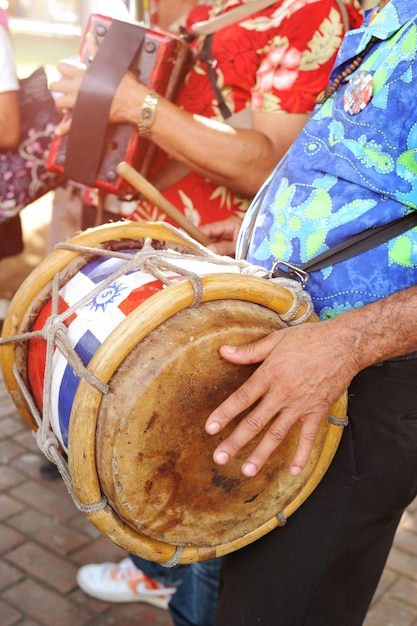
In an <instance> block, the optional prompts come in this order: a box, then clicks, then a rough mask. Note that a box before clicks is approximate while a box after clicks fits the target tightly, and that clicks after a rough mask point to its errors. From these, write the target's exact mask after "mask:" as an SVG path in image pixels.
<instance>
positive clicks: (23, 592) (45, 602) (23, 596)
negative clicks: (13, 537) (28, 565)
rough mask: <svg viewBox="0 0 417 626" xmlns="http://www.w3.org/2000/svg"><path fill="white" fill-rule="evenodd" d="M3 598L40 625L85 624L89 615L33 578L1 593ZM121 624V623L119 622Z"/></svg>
mask: <svg viewBox="0 0 417 626" xmlns="http://www.w3.org/2000/svg"><path fill="white" fill-rule="evenodd" d="M2 598H3V600H5V601H7V602H9V603H10V604H11V605H13V606H15V607H17V606H18V607H19V609H20V610H21V611H22V613H25V614H26V615H28V616H30V617H31V618H32V619H34V620H36V621H38V622H39V624H42V626H58V625H59V626H75V625H76V626H85V624H88V622H89V621H90V618H91V615H90V614H89V613H87V612H86V611H84V610H82V609H80V608H79V607H77V606H76V605H75V604H73V603H71V602H68V600H67V599H66V598H65V597H64V596H63V595H62V594H59V593H55V592H52V591H50V590H49V589H47V588H45V587H43V586H42V585H40V584H39V583H37V582H35V581H33V580H26V581H23V582H22V583H20V584H18V585H15V586H14V587H13V588H11V589H9V590H7V591H5V592H4V593H3V594H2ZM120 626H121V624H120Z"/></svg>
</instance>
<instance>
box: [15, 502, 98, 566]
mask: <svg viewBox="0 0 417 626" xmlns="http://www.w3.org/2000/svg"><path fill="white" fill-rule="evenodd" d="M8 523H9V524H10V525H13V527H14V528H16V529H18V530H20V531H21V532H22V533H25V534H30V535H31V537H32V538H33V539H35V540H36V541H38V542H39V543H41V544H42V545H44V546H46V547H48V548H49V549H51V550H53V551H54V552H57V553H59V554H61V555H62V556H63V555H66V554H69V553H70V552H73V551H74V550H76V549H79V548H81V547H82V546H84V545H85V544H86V543H87V542H88V541H89V537H88V536H87V535H86V536H85V537H84V536H83V535H82V533H80V532H76V531H75V530H73V529H72V528H69V527H68V526H67V525H65V524H64V523H63V522H61V521H60V520H58V519H56V518H53V517H51V516H50V515H45V514H43V513H41V512H40V511H35V510H33V509H29V510H25V511H23V512H22V513H21V514H19V515H16V516H14V517H12V518H11V519H9V522H8Z"/></svg>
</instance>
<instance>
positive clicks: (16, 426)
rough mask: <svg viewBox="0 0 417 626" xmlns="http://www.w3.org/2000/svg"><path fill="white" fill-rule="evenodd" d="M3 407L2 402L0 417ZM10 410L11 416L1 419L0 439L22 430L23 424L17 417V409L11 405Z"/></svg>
mask: <svg viewBox="0 0 417 626" xmlns="http://www.w3.org/2000/svg"><path fill="white" fill-rule="evenodd" d="M2 409H4V405H3V406H2V404H0V417H2V416H1V413H2ZM10 412H11V415H10V417H3V419H2V420H1V421H0V439H4V437H12V436H13V435H16V434H17V433H20V432H21V431H22V428H23V426H22V424H20V423H19V422H18V420H17V419H16V417H15V412H16V410H15V409H14V407H13V405H10Z"/></svg>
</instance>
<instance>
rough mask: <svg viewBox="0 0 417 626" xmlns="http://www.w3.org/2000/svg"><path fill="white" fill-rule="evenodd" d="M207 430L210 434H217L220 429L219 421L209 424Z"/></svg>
mask: <svg viewBox="0 0 417 626" xmlns="http://www.w3.org/2000/svg"><path fill="white" fill-rule="evenodd" d="M206 431H207V432H208V434H209V435H217V433H218V432H219V431H220V424H219V423H218V422H211V424H208V425H207V427H206Z"/></svg>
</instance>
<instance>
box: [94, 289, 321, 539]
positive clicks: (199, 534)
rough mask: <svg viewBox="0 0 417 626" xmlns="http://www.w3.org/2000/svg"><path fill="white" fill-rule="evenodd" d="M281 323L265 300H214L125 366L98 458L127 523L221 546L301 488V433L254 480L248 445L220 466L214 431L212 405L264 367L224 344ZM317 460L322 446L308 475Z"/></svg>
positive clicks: (103, 409)
mask: <svg viewBox="0 0 417 626" xmlns="http://www.w3.org/2000/svg"><path fill="white" fill-rule="evenodd" d="M279 328H280V325H279V323H278V322H277V316H276V314H275V313H273V312H271V311H269V310H268V309H265V308H264V307H261V306H259V305H256V304H253V303H248V302H234V301H228V300H224V301H220V302H208V303H204V304H202V305H201V306H200V307H199V308H198V309H186V310H184V311H181V312H180V313H177V314H176V315H175V316H174V317H172V318H170V319H169V320H167V322H165V323H163V324H162V325H161V326H159V327H158V328H157V329H156V330H155V331H153V332H152V333H151V334H150V335H149V336H148V337H146V338H145V339H144V340H142V342H141V343H140V344H138V346H137V347H136V348H135V349H134V350H133V351H132V352H131V353H130V355H129V357H128V358H127V359H126V360H125V361H124V363H123V364H122V366H121V367H119V369H118V370H117V371H116V372H115V374H114V375H113V377H112V379H111V383H110V386H111V388H112V390H113V389H114V392H113V391H112V392H110V393H109V394H107V395H105V396H103V400H102V402H101V406H100V423H99V427H98V430H97V440H96V447H97V465H98V473H99V475H100V476H101V480H102V486H103V488H104V491H105V493H106V494H107V496H108V497H109V498H110V500H111V502H112V505H113V507H114V508H115V510H117V512H118V514H119V515H120V516H121V517H122V518H123V519H124V520H125V521H126V523H128V524H130V525H131V526H133V527H134V528H135V529H136V530H138V531H140V532H143V533H145V534H147V535H149V536H151V537H153V538H155V539H159V540H162V541H166V542H168V543H173V544H176V545H203V546H215V545H218V544H224V543H227V542H230V541H233V540H236V539H238V538H241V537H244V536H245V535H247V534H248V533H251V532H253V531H254V530H255V529H257V528H258V527H259V526H260V524H262V523H263V522H264V521H265V520H268V519H270V518H271V517H273V516H274V514H276V513H277V511H281V510H283V509H284V508H285V506H286V505H287V504H288V502H290V501H291V500H292V499H293V498H294V496H295V495H296V494H297V493H298V492H299V491H300V489H301V486H302V485H303V483H304V481H305V475H304V476H303V477H292V476H291V475H290V473H289V471H288V466H289V461H290V459H291V458H292V455H293V454H294V451H295V443H296V440H297V431H294V432H293V433H292V435H291V436H290V437H287V439H286V440H285V442H284V444H283V445H282V446H280V448H279V449H278V450H277V451H276V453H275V454H274V455H273V456H272V458H271V459H270V460H269V461H268V462H267V464H266V466H265V467H264V469H263V471H262V472H261V473H260V474H258V475H257V476H256V477H255V478H251V479H248V478H245V477H244V476H243V475H242V473H241V471H240V466H241V464H242V461H243V459H244V456H245V455H247V454H248V448H246V449H245V450H244V452H243V453H242V454H241V455H238V456H237V458H235V459H233V461H232V462H230V463H228V464H227V465H226V466H218V465H216V464H215V463H214V461H213V458H212V454H213V451H214V448H215V446H216V445H217V444H218V443H219V441H220V438H216V437H212V436H209V435H207V434H206V433H205V430H204V424H205V420H206V419H207V417H208V415H209V414H210V412H211V411H212V410H214V409H215V408H216V407H217V406H218V405H219V403H220V402H222V401H223V400H224V399H226V398H227V396H228V395H230V393H231V392H232V391H234V390H235V389H236V388H237V387H239V386H240V385H241V384H242V383H243V382H244V380H246V379H247V378H248V376H249V375H250V373H251V372H252V371H253V370H254V366H237V365H233V364H230V363H227V362H226V361H224V360H223V359H221V357H220V355H219V348H220V346H221V345H222V344H225V343H230V344H239V343H246V342H249V341H255V340H256V339H260V338H261V337H263V336H265V335H266V334H269V333H270V332H271V331H272V330H277V329H279ZM277 384H279V381H277ZM229 430H230V429H229ZM227 432H228V431H227V430H226V432H225V433H224V434H223V435H222V436H223V437H224V436H226V434H227ZM320 436H321V437H323V433H321V435H320ZM254 443H256V442H254ZM252 445H253V444H252ZM316 463H317V452H316V453H315V455H314V456H313V457H312V458H311V459H310V464H309V467H307V468H306V470H305V473H306V474H309V473H310V472H311V470H312V469H313V468H314V466H315V464H316Z"/></svg>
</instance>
